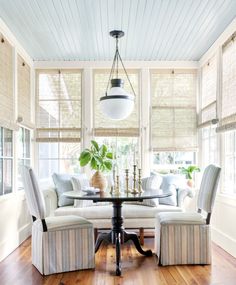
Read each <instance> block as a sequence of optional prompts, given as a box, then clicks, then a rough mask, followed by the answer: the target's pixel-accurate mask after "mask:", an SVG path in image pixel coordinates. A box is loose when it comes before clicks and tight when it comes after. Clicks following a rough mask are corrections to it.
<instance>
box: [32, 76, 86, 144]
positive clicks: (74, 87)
mask: <svg viewBox="0 0 236 285" xmlns="http://www.w3.org/2000/svg"><path fill="white" fill-rule="evenodd" d="M37 78H38V81H37V130H36V131H37V137H36V141H37V142H80V139H81V71H80V70H40V71H38V72H37Z"/></svg>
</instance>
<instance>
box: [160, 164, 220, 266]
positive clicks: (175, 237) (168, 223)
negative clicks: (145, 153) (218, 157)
mask: <svg viewBox="0 0 236 285" xmlns="http://www.w3.org/2000/svg"><path fill="white" fill-rule="evenodd" d="M220 171H221V169H220V168H219V167H217V166H214V165H209V166H207V167H206V169H205V171H204V173H203V177H202V181H201V186H200V189H199V196H198V201H197V207H198V212H197V213H190V212H184V213H183V212H182V213H179V212H176V213H171V212H165V213H159V214H158V215H157V217H156V227H155V253H156V255H157V256H158V261H159V264H160V265H174V264H176V265H177V264H210V263H211V236H210V218H211V213H212V209H213V204H214V200H215V196H216V190H217V186H218V181H219V177H220Z"/></svg>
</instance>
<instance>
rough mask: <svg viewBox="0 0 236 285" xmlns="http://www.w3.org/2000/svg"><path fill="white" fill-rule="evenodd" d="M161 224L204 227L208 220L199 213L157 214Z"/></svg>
mask: <svg viewBox="0 0 236 285" xmlns="http://www.w3.org/2000/svg"><path fill="white" fill-rule="evenodd" d="M157 218H158V219H159V223H160V224H161V225H164V224H179V225H182V224H185V225H186V224H189V225H204V224H206V219H205V218H204V217H203V216H202V215H201V214H199V213H186V212H185V213H171V212H166V213H159V214H157Z"/></svg>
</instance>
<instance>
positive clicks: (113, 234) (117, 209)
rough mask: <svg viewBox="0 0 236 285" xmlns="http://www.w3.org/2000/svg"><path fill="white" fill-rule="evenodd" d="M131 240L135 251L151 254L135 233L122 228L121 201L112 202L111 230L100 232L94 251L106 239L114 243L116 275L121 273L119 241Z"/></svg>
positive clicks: (146, 254)
mask: <svg viewBox="0 0 236 285" xmlns="http://www.w3.org/2000/svg"><path fill="white" fill-rule="evenodd" d="M129 240H132V241H133V243H134V245H135V247H136V249H137V251H138V252H139V253H141V254H143V255H145V256H152V251H151V250H143V249H142V247H141V245H140V242H139V239H138V236H137V234H136V233H132V232H126V231H125V230H124V228H123V217H122V202H121V201H114V202H113V217H112V230H111V231H110V232H109V233H100V234H99V235H98V238H97V240H96V244H95V252H97V251H98V249H99V247H100V245H101V243H102V242H103V241H106V242H108V243H112V244H115V246H116V275H117V276H120V275H121V265H120V246H121V243H125V242H127V241H129Z"/></svg>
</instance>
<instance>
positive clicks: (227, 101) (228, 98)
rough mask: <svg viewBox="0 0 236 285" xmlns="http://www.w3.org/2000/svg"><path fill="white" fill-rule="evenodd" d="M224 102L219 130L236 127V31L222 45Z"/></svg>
mask: <svg viewBox="0 0 236 285" xmlns="http://www.w3.org/2000/svg"><path fill="white" fill-rule="evenodd" d="M222 61H223V62H222V104H221V112H220V122H219V126H218V127H217V129H216V131H217V132H225V131H227V130H235V129H236V104H233V102H235V100H236V32H235V33H234V34H233V35H232V36H231V37H230V39H229V40H228V41H226V43H225V44H224V45H223V47H222Z"/></svg>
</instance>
